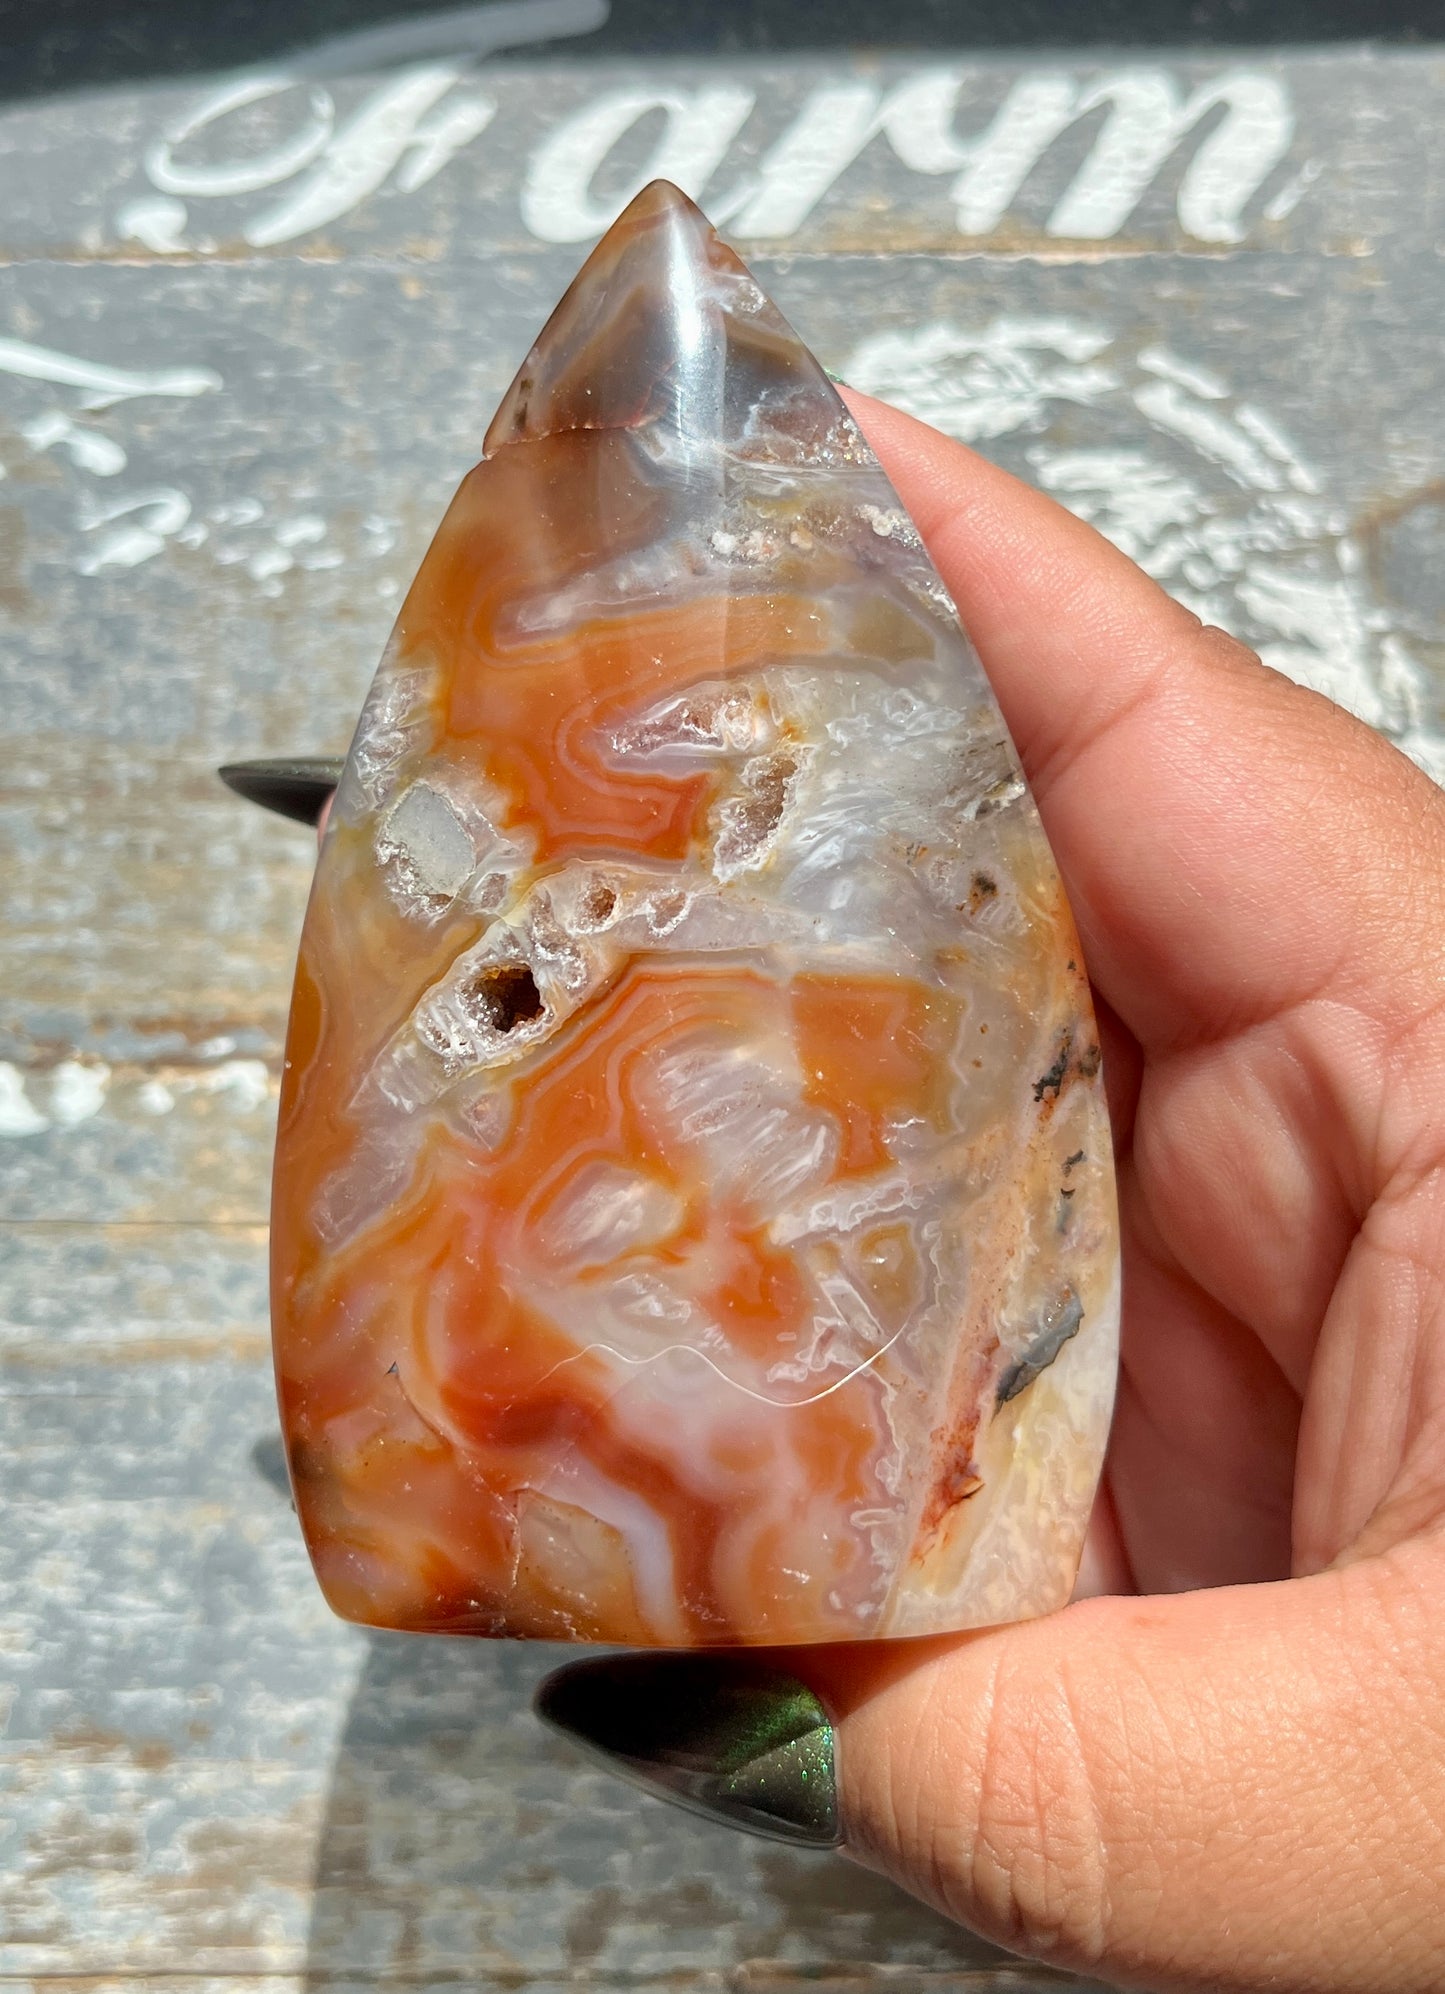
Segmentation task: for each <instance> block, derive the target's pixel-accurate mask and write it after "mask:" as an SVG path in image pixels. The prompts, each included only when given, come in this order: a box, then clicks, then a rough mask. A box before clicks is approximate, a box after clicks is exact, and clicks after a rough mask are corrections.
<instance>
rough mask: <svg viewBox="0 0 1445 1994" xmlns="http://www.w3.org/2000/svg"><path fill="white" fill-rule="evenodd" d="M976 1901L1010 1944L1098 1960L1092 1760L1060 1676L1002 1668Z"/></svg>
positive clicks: (1100, 1886) (986, 1766)
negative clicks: (981, 1905) (982, 1905)
mask: <svg viewBox="0 0 1445 1994" xmlns="http://www.w3.org/2000/svg"><path fill="white" fill-rule="evenodd" d="M979 1775H980V1777H979V1786H978V1800H977V1817H976V1823H975V1830H974V1843H973V1850H972V1871H973V1881H974V1888H975V1892H976V1894H977V1896H978V1898H979V1901H980V1903H981V1904H984V1905H986V1906H987V1908H988V1912H989V1916H990V1923H991V1924H993V1925H994V1926H995V1927H996V1929H998V1930H999V1931H1000V1933H1001V1934H1002V1935H1003V1936H1004V1937H1005V1938H1006V1939H1007V1941H1008V1942H1010V1943H1012V1944H1014V1945H1016V1946H1019V1947H1021V1948H1023V1949H1024V1950H1026V1951H1029V1952H1033V1953H1036V1954H1050V1953H1058V1954H1062V1955H1064V1956H1066V1957H1068V1958H1070V1959H1074V1960H1083V1961H1091V1960H1095V1959H1097V1958H1099V1957H1100V1956H1101V1954H1102V1953H1103V1951H1104V1949H1105V1946H1106V1944H1107V1938H1108V1934H1107V1929H1106V1926H1107V1904H1108V1879H1107V1868H1106V1863H1105V1856H1104V1843H1103V1837H1102V1835H1101V1832H1100V1825H1099V1807H1098V1799H1097V1794H1096V1790H1095V1782H1094V1774H1093V1769H1092V1765H1091V1759H1090V1754H1089V1753H1088V1752H1087V1751H1086V1749H1085V1746H1084V1740H1083V1734H1082V1731H1081V1728H1080V1724H1079V1721H1078V1714H1077V1711H1076V1708H1075V1705H1074V1701H1073V1699H1072V1697H1071V1696H1070V1694H1069V1689H1068V1683H1067V1678H1066V1675H1065V1674H1064V1673H1063V1672H1062V1671H1051V1672H1050V1673H1049V1674H1048V1675H1046V1676H1045V1675H1039V1674H1036V1673H1034V1672H1033V1671H1031V1670H1029V1669H1028V1668H1027V1666H1024V1667H1019V1666H1017V1665H1016V1664H1014V1663H1012V1662H1009V1661H1005V1663H1004V1665H1003V1666H1001V1667H1000V1668H999V1670H998V1672H997V1676H996V1681H995V1693H994V1698H993V1708H992V1711H991V1713H990V1721H989V1725H988V1730H987V1735H986V1740H985V1750H984V1756H983V1759H982V1761H981V1764H980V1766H979Z"/></svg>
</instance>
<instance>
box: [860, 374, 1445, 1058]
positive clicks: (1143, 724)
mask: <svg viewBox="0 0 1445 1994" xmlns="http://www.w3.org/2000/svg"><path fill="white" fill-rule="evenodd" d="M850 401H851V404H852V406H853V408H854V412H855V414H856V415H857V417H858V419H859V421H860V423H861V424H862V426H863V428H864V429H865V431H866V433H867V435H868V439H869V441H870V443H872V445H873V447H874V449H875V450H876V451H877V453H878V455H879V457H880V458H881V459H882V461H883V464H884V468H885V469H886V470H887V471H888V473H889V475H890V477H891V478H892V480H893V482H894V484H895V485H896V486H897V488H898V491H899V494H900V496H901V498H902V499H903V502H904V504H905V506H906V507H907V508H908V509H909V511H910V512H911V513H912V514H913V516H914V518H915V519H916V520H917V522H918V524H919V527H920V530H921V531H922V533H923V536H924V538H925V540H926V541H927V543H928V546H929V551H930V553H931V554H932V555H933V558H934V560H935V562H936V563H937V565H938V567H939V569H940V572H941V573H942V575H943V578H944V580H945V582H946V583H947V584H948V586H949V588H950V589H951V591H952V592H953V594H954V596H955V598H956V600H957V602H958V604H959V609H960V612H961V615H962V618H963V622H964V624H965V626H966V628H967V629H968V630H969V631H970V634H971V635H972V636H973V639H974V641H975V643H976V644H977V645H978V647H979V650H980V652H981V654H982V656H983V660H984V664H985V666H986V667H987V669H988V672H989V675H990V677H991V679H992V680H993V684H994V688H995V690H996V692H997V693H998V695H999V699H1000V702H1001V704H1002V706H1003V709H1004V713H1005V717H1006V718H1007V720H1008V722H1009V725H1010V728H1011V730H1012V732H1013V734H1014V738H1015V740H1016V742H1017V744H1018V747H1019V751H1020V753H1021V755H1022V757H1023V760H1024V764H1025V767H1026V768H1027V770H1028V772H1029V776H1030V780H1031V782H1032V784H1033V786H1034V789H1035V793H1036V794H1037V796H1038V798H1039V802H1040V806H1041V809H1042V811H1043V814H1044V817H1045V821H1046V824H1047V826H1048V829H1049V831H1050V835H1051V837H1052V839H1053V842H1054V845H1055V849H1056V851H1057V853H1058V856H1059V859H1060V862H1061V865H1062V868H1063V870H1064V873H1065V875H1066V878H1067V881H1068V885H1069V891H1070V898H1071V900H1072V902H1073V905H1074V909H1075V913H1076V915H1077V917H1078V919H1079V924H1080V928H1081V931H1082V933H1083V940H1084V946H1085V951H1086V954H1087V956H1088V959H1089V967H1090V971H1091V974H1092V976H1093V978H1094V981H1095V983H1096V985H1098V987H1099V988H1100V989H1101V991H1102V993H1103V995H1104V996H1105V998H1106V999H1107V1000H1108V1001H1109V1002H1110V1003H1111V1004H1112V1005H1113V1006H1114V1008H1115V1009H1116V1010H1117V1011H1118V1013H1119V1015H1120V1017H1121V1018H1122V1019H1123V1021H1124V1022H1125V1024H1126V1025H1127V1026H1128V1027H1129V1029H1130V1030H1131V1031H1133V1032H1134V1033H1136V1034H1137V1035H1138V1036H1139V1038H1140V1039H1141V1040H1142V1041H1143V1042H1144V1043H1145V1044H1146V1046H1151V1047H1162V1048H1166V1049H1167V1048H1169V1047H1172V1046H1173V1045H1176V1044H1178V1043H1180V1042H1181V1041H1182V1042H1189V1041H1190V1040H1191V1039H1192V1040H1195V1041H1200V1040H1203V1041H1207V1040H1211V1039H1213V1038H1216V1037H1218V1036H1220V1035H1222V1034H1224V1033H1227V1032H1232V1031H1238V1030H1241V1029H1243V1028H1245V1027H1247V1026H1248V1025H1249V1024H1250V1023H1251V1022H1252V1021H1255V1020H1258V1019H1261V1018H1268V1017H1270V1016H1273V1015H1276V1014H1278V1013H1279V1012H1281V1011H1282V1010H1284V1009H1286V1008H1288V1007H1289V1006H1291V1005H1294V1004H1298V1003H1300V1002H1302V1001H1303V1000H1305V999H1306V998H1308V997H1310V996H1311V995H1313V994H1315V993H1317V992H1320V991H1323V990H1327V989H1329V990H1337V991H1341V992H1344V991H1349V992H1350V993H1351V994H1352V995H1355V996H1358V995H1360V994H1362V993H1363V994H1364V995H1366V997H1367V998H1368V1000H1369V1001H1371V1002H1378V1003H1379V1004H1380V1006H1381V1007H1382V1008H1383V1009H1386V1010H1394V1011H1398V1010H1399V1009H1400V1007H1401V1005H1402V1004H1408V1002H1409V1001H1410V997H1409V995H1408V994H1407V993H1405V992H1404V991H1402V989H1401V977H1400V970H1401V951H1400V936H1401V930H1400V924H1401V919H1402V917H1403V918H1404V919H1405V920H1406V921H1407V922H1410V921H1414V922H1417V923H1418V924H1419V925H1420V926H1421V929H1422V931H1423V929H1424V928H1428V929H1429V931H1430V937H1431V951H1430V952H1431V956H1432V964H1431V969H1430V973H1429V980H1430V981H1431V982H1432V983H1433V982H1434V979H1435V975H1436V970H1437V968H1438V961H1439V958H1440V955H1441V952H1442V951H1445V922H1442V921H1441V919H1440V917H1439V915H1438V912H1437V911H1436V910H1435V909H1434V908H1426V907H1425V906H1424V905H1423V904H1422V903H1421V901H1420V898H1419V895H1418V892H1417V891H1416V890H1415V889H1414V888H1412V887H1411V885H1410V880H1411V879H1412V878H1413V879H1418V878H1419V877H1421V876H1422V875H1428V876H1431V877H1438V875H1439V870H1440V866H1441V863H1442V861H1445V798H1442V797H1441V796H1440V793H1439V792H1438V791H1437V790H1436V789H1435V787H1434V785H1433V784H1431V783H1430V782H1429V781H1428V779H1427V778H1426V777H1425V776H1424V775H1422V774H1421V773H1420V772H1419V771H1418V770H1416V769H1415V768H1414V767H1413V766H1412V765H1411V764H1410V763H1408V762H1407V761H1406V760H1405V758H1404V757H1403V756H1401V755H1399V754H1398V753H1397V752H1396V751H1395V750H1394V749H1393V748H1391V747H1389V746H1388V745H1387V744H1386V743H1385V742H1383V741H1382V740H1380V739H1379V737H1378V736H1376V735H1375V734H1373V733H1372V732H1371V730H1370V729H1368V728H1366V727H1365V726H1363V725H1362V724H1361V723H1360V722H1358V721H1356V720H1354V719H1352V718H1350V717H1349V716H1348V715H1346V714H1344V713H1343V712H1342V711H1341V710H1340V709H1339V708H1337V707H1335V706H1334V705H1332V704H1331V703H1330V702H1329V701H1328V700H1324V699H1321V698H1320V697H1319V696H1318V695H1316V694H1313V693H1310V692H1308V691H1306V690H1304V689H1303V688H1301V687H1299V686H1296V685H1294V684H1292V683H1291V682H1290V681H1289V680H1287V679H1284V678H1283V677H1281V676H1280V675H1279V674H1278V673H1275V672H1271V671H1269V670H1267V669H1265V668H1264V667H1263V666H1262V665H1261V664H1260V663H1259V661H1258V659H1256V658H1255V657H1254V656H1253V654H1252V653H1250V652H1249V651H1248V650H1246V649H1245V647H1243V646H1242V645H1239V644H1237V643H1235V642H1234V641H1233V640H1232V639H1231V638H1229V637H1227V636H1225V635H1224V633H1223V632H1220V631H1217V630H1209V629H1205V628H1201V627H1200V625H1199V623H1198V620H1197V619H1196V618H1195V617H1194V616H1192V615H1191V614H1190V613H1189V612H1188V611H1186V610H1185V609H1183V608H1181V607H1180V606H1179V605H1178V604H1177V603H1175V602H1173V601H1172V600H1171V599H1170V598H1169V597H1168V596H1167V595H1165V593H1164V592H1163V590H1162V589H1160V588H1159V587H1158V586H1157V585H1156V584H1155V583H1154V582H1153V581H1152V580H1150V579H1149V577H1148V576H1146V575H1144V574H1143V573H1142V572H1141V571H1140V570H1139V569H1138V568H1137V567H1136V566H1135V565H1134V564H1133V563H1132V562H1131V561H1129V560H1128V559H1126V557H1125V556H1124V555H1123V554H1121V553H1119V552H1118V551H1117V550H1116V549H1115V548H1113V547H1111V546H1110V545H1109V544H1108V543H1107V542H1106V541H1104V540H1103V539H1102V538H1101V536H1100V535H1099V534H1097V533H1096V532H1095V531H1094V530H1093V529H1092V528H1091V527H1089V526H1087V525H1085V524H1084V523H1082V522H1081V521H1079V520H1077V519H1074V518H1073V517H1072V516H1071V515H1069V514H1068V513H1066V512H1065V511H1064V510H1063V509H1062V508H1061V507H1059V506H1058V505H1056V504H1055V503H1054V502H1053V501H1052V500H1051V499H1049V498H1047V497H1045V496H1044V495H1043V494H1042V493H1039V492H1036V491H1033V490H1031V489H1030V488H1029V487H1027V486H1025V485H1023V484H1021V483H1020V482H1019V481H1018V480H1016V479H1014V478H1011V477H1010V476H1009V475H1008V474H1007V473H1006V472H1003V471H1001V470H999V469H997V468H996V467H995V466H993V465H990V464H988V463H986V462H985V461H984V460H982V459H981V458H979V457H977V456H976V455H975V454H974V453H973V452H972V451H970V450H967V449H965V448H964V447H963V446H962V445H961V444H958V443H954V442H952V441H950V440H949V439H948V438H946V437H943V436H940V435H939V434H938V433H937V432H936V431H934V430H931V429H929V428H927V427H926V426H925V425H923V424H922V423H917V422H914V421H912V420H911V418H909V417H907V416H904V415H902V414H900V413H899V412H898V411H897V410H895V409H890V408H887V407H885V406H884V405H883V404H881V403H877V402H871V401H869V400H868V399H867V398H866V397H862V396H857V395H851V396H850ZM1415 995H1416V998H1417V999H1418V1000H1419V1001H1424V997H1425V992H1424V989H1423V979H1422V988H1421V990H1420V991H1419V992H1417V993H1415Z"/></svg>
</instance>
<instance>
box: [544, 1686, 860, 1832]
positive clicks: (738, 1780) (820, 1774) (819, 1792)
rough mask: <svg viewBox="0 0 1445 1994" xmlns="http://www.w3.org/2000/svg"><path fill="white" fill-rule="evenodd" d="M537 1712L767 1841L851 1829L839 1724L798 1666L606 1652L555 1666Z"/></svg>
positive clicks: (648, 1779)
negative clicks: (837, 1763)
mask: <svg viewBox="0 0 1445 1994" xmlns="http://www.w3.org/2000/svg"><path fill="white" fill-rule="evenodd" d="M536 1710H537V1715H538V1716H539V1717H540V1718H541V1719H542V1720H543V1722H544V1723H547V1724H550V1725H552V1726H553V1727H554V1728H555V1729H557V1730H559V1731H561V1732H563V1733H565V1735H566V1736H567V1737H569V1738H571V1739H572V1740H573V1741H574V1742H575V1743H576V1744H579V1745H581V1746H582V1747H583V1748H584V1749H585V1750H586V1751H588V1752H590V1753H591V1754H593V1755H594V1756H595V1757H596V1758H598V1759H599V1760H600V1761H601V1762H602V1763H603V1764H604V1765H605V1766H606V1767H607V1768H608V1770H609V1771H611V1772H616V1773H620V1774H621V1775H622V1777H623V1778H625V1779H630V1780H632V1781H633V1782H634V1784H636V1785H638V1786H641V1787H643V1788H644V1789H645V1790H646V1791H647V1792H649V1793H655V1794H657V1795H658V1796H659V1797H660V1798H661V1799H664V1800H671V1801H674V1802H675V1803H676V1804H677V1805H678V1806H680V1807H686V1808H688V1809H689V1810H690V1811H691V1812H692V1813H694V1814H702V1815H705V1816H706V1817H707V1818H708V1819H709V1820H713V1821H725V1822H727V1823H728V1824H729V1826H731V1827H734V1828H742V1829H744V1830H745V1831H746V1832H748V1833H750V1834H754V1835H764V1836H766V1837H767V1838H768V1839H769V1840H770V1841H777V1842H789V1843H791V1844H792V1845H793V1846H794V1847H803V1848H815V1849H831V1848H837V1847H838V1845H839V1843H840V1842H841V1841H842V1839H843V1838H842V1834H841V1832H840V1829H839V1824H838V1785H837V1778H836V1774H835V1770H834V1761H833V1727H832V1725H831V1724H830V1723H829V1721H828V1715H827V1712H826V1711H825V1710H824V1709H823V1706H822V1704H821V1703H820V1702H819V1701H818V1699H817V1697H816V1696H814V1694H813V1692H812V1691H811V1690H810V1689H809V1688H808V1687H807V1686H806V1684H804V1683H801V1682H799V1681H798V1679H797V1677H796V1676H790V1675H784V1674H782V1673H781V1672H780V1671H779V1670H776V1669H769V1668H764V1667H763V1666H761V1665H760V1664H758V1663H756V1662H751V1661H748V1660H747V1659H746V1658H744V1657H739V1656H733V1655H727V1656H723V1655H706V1656H705V1655H609V1656H606V1657H605V1658H604V1659H602V1660H601V1661H595V1662H574V1663H572V1664H571V1665H570V1666H569V1667H567V1668H564V1669H559V1670H558V1671H557V1672H556V1674H555V1675H550V1676H548V1677H547V1679H546V1681H545V1682H544V1683H543V1684H542V1686H541V1688H540V1689H539V1690H538V1692H537V1700H536Z"/></svg>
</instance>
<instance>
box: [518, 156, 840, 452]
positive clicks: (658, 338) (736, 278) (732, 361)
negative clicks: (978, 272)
mask: <svg viewBox="0 0 1445 1994" xmlns="http://www.w3.org/2000/svg"><path fill="white" fill-rule="evenodd" d="M769 387H771V388H773V389H777V388H780V387H781V388H785V389H789V390H792V391H793V392H795V393H796V392H797V391H798V390H800V389H801V390H804V391H813V392H816V393H818V394H820V395H821V396H822V397H823V399H824V401H825V402H826V404H827V409H828V413H829V418H830V419H831V418H832V416H833V412H834V410H835V409H836V406H837V404H836V397H835V396H834V393H833V390H832V388H831V386H830V385H829V382H828V378H827V376H826V374H825V373H824V372H823V369H822V368H821V367H820V366H819V365H818V363H817V361H816V360H814V359H813V356H812V355H811V354H810V353H809V352H808V349H807V348H806V347H805V346H804V345H803V343H802V341H801V340H800V339H799V338H798V336H797V334H796V333H795V332H794V331H793V329H792V327H791V326H790V325H789V324H788V322H787V320H786V319H785V318H784V317H783V315H782V313H781V312H780V311H779V310H778V309H777V307H776V305H774V304H773V302H772V300H771V299H770V298H769V297H768V296H767V294H766V293H765V292H764V291H763V289H762V287H761V286H760V285H759V284H758V283H757V281H756V279H755V278H754V277H753V276H752V274H751V272H750V271H749V270H748V268H747V266H746V265H745V264H744V263H743V261H742V259H741V258H740V257H739V256H738V255H737V254H736V253H735V251H733V250H731V249H729V248H728V246H727V245H726V244H725V243H724V242H723V241H721V239H720V238H719V236H718V233H717V231H716V229H714V227H713V226H712V223H711V222H710V221H709V220H708V218H707V216H706V215H705V214H704V213H703V212H702V210H701V208H699V207H698V206H697V204H696V203H695V202H693V201H691V200H689V198H688V197H687V195H686V194H684V193H683V192H682V190H681V189H680V188H678V187H675V186H673V184H672V183H671V181H668V180H653V181H652V182H650V183H649V185H647V186H646V187H644V188H643V189H642V191H641V193H640V194H637V195H634V197H633V199H632V200H631V201H630V202H629V203H628V205H627V206H626V207H625V208H624V209H623V210H622V213H621V214H620V215H619V216H618V217H617V219H616V221H615V222H613V224H612V226H611V228H609V229H608V231H607V233H606V234H605V235H604V236H603V237H602V240H601V241H600V242H599V243H598V245H597V247H596V248H595V249H594V250H593V251H592V254H591V255H590V256H589V257H588V258H587V261H586V262H585V263H584V264H583V266H582V268H581V269H580V270H579V271H578V273H577V275H576V277H575V278H574V279H573V281H572V283H571V285H570V286H569V288H568V290H567V292H566V294H565V295H564V297H563V298H562V301H561V303H560V304H559V305H558V306H557V309H556V310H555V311H554V312H553V314H552V316H551V318H550V319H548V321H547V323H546V325H545V326H544V327H543V329H542V332H541V334H540V336H539V337H538V339H537V342H536V344H535V345H534V346H533V348H532V350H531V352H530V353H529V354H528V355H527V358H526V360H525V361H524V362H523V363H522V366H521V368H520V369H519V371H518V373H517V377H516V379H515V380H514V381H513V383H512V385H511V387H510V388H509V389H508V390H507V392H506V394H505V395H504V396H503V397H502V401H501V405H500V407H499V408H498V410H497V413H496V415H495V416H494V417H493V418H492V422H491V425H490V427H489V428H488V430H487V436H486V444H485V448H484V455H486V456H488V457H490V456H492V455H494V454H495V452H496V451H497V450H499V449H501V448H502V447H503V446H504V445H505V444H508V443H517V442H523V441H526V440H529V439H535V438H537V437H542V436H555V435H558V434H562V433H566V432H568V431H575V430H586V429H642V428H644V427H648V426H652V425H657V424H662V425H665V426H667V427H671V428H674V429H677V430H680V431H687V432H690V433H693V434H696V435H702V434H707V435H710V436H713V437H717V438H727V437H728V436H729V435H730V433H731V432H732V431H733V430H734V429H735V428H738V427H739V426H740V425H741V423H742V422H743V421H744V420H745V419H746V418H745V414H744V411H745V410H746V409H747V408H749V407H755V406H756V405H757V402H758V400H759V399H760V396H761V394H762V392H763V390H764V389H765V388H769Z"/></svg>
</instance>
